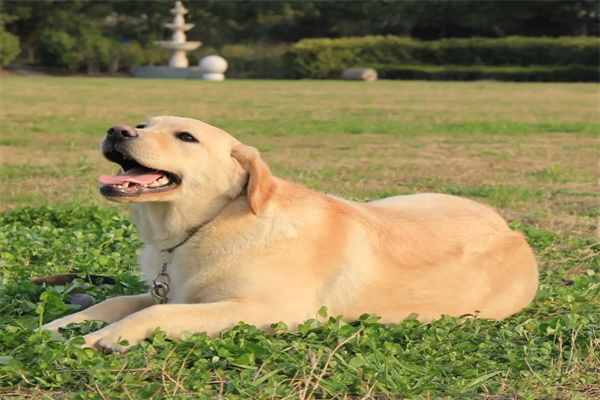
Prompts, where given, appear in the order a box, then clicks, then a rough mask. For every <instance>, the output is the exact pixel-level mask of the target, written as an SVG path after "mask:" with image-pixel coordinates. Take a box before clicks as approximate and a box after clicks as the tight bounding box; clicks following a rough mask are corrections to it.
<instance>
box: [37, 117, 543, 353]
mask: <svg viewBox="0 0 600 400" xmlns="http://www.w3.org/2000/svg"><path fill="white" fill-rule="evenodd" d="M101 150H102V152H103V154H104V156H105V157H106V158H107V159H108V160H109V161H112V162H114V163H116V164H119V165H120V167H121V168H120V170H119V174H117V175H116V176H110V175H103V176H101V177H100V178H99V181H100V183H101V184H102V186H101V187H100V190H99V191H100V193H101V194H102V195H103V196H104V197H105V198H106V199H108V200H110V201H113V202H118V203H129V204H130V208H131V219H132V221H133V222H134V224H135V225H136V227H137V229H138V231H139V235H140V237H141V239H142V240H143V242H144V243H145V247H144V249H143V250H142V253H141V255H140V265H141V269H142V270H143V272H144V274H145V277H146V279H147V281H148V283H149V285H150V287H151V290H150V292H149V293H146V294H142V295H136V296H123V297H117V298H113V299H109V300H106V301H104V302H102V303H100V304H97V305H95V306H93V307H91V308H88V309H86V310H84V311H80V312H78V313H75V314H73V315H70V316H66V317H64V318H61V319H58V320H56V321H53V322H51V323H48V324H46V325H44V326H43V327H42V329H48V330H51V331H53V332H54V335H55V336H56V335H57V336H59V337H60V334H59V333H58V329H59V328H60V327H64V326H67V325H68V324H70V323H80V322H83V321H86V320H100V321H104V322H107V323H108V324H109V325H107V326H106V327H103V328H102V329H100V330H98V331H95V332H93V333H90V334H88V335H86V336H84V339H85V345H84V346H86V347H92V348H95V349H104V350H108V351H120V352H124V351H127V350H128V349H129V347H130V346H133V345H137V344H139V343H140V342H141V341H142V340H144V339H146V338H148V337H149V336H150V335H151V334H152V332H153V331H154V330H155V329H156V328H160V329H161V330H163V331H165V333H166V334H167V336H169V337H177V336H178V335H179V334H180V333H181V332H182V331H186V330H187V331H190V332H193V333H200V332H206V333H207V334H208V335H209V336H214V335H218V334H219V333H220V332H221V331H223V330H225V329H228V328H232V327H233V326H235V325H236V324H237V323H239V322H240V321H243V322H245V323H247V324H251V325H255V326H257V327H259V328H260V329H263V330H268V329H269V328H270V326H271V324H272V323H277V322H284V323H285V324H286V325H287V326H288V327H289V328H290V329H291V330H294V329H297V327H298V325H299V324H300V323H302V322H304V321H306V320H307V319H310V318H314V317H315V316H316V314H317V312H318V310H319V309H320V308H321V307H322V306H325V307H327V310H328V313H329V315H333V316H339V315H342V316H343V319H344V320H355V319H357V318H359V317H360V316H361V315H362V314H366V313H374V314H377V315H378V316H380V317H381V322H383V323H392V322H400V321H402V320H403V319H405V318H406V317H408V316H410V315H411V314H418V317H417V318H418V319H419V320H420V321H421V322H428V321H431V320H433V319H437V318H440V317H441V316H442V315H443V314H447V315H451V316H460V315H469V314H470V315H473V314H475V315H476V316H478V317H482V318H488V319H494V320H501V319H504V318H507V317H509V316H511V315H513V314H515V313H517V312H519V311H520V310H521V309H523V308H524V307H526V306H527V305H529V304H530V302H531V301H532V300H533V298H534V295H535V294H536V291H537V287H538V266H537V262H536V259H535V257H534V254H533V252H532V250H531V248H530V247H529V245H528V244H527V242H526V240H525V238H524V236H523V235H522V234H521V233H519V232H515V231H512V230H511V229H510V228H509V227H508V225H507V223H506V222H505V221H504V220H503V219H502V218H501V217H500V216H499V215H498V214H497V213H496V212H495V211H493V210H492V208H490V207H488V206H486V205H483V204H479V203H477V202H474V201H471V200H468V199H465V198H460V197H456V196H450V195H445V194H435V193H424V194H414V195H407V196H396V197H389V198H385V199H381V200H376V201H371V202H368V203H359V202H353V201H349V200H345V199H343V198H339V197H334V196H330V195H326V194H322V193H318V192H316V191H313V190H311V189H308V188H306V187H303V186H301V185H298V184H294V183H291V182H288V181H285V180H283V179H279V178H277V177H275V176H273V174H272V173H271V171H270V169H269V167H268V166H267V164H266V163H265V162H264V161H263V160H262V159H261V156H260V153H259V152H258V150H257V149H255V148H253V147H249V146H246V145H244V144H242V143H240V142H239V141H238V140H236V139H235V138H234V137H233V136H231V135H229V134H228V133H226V132H225V131H223V130H221V129H218V128H216V127H213V126H211V125H208V124H205V123H203V122H200V121H197V120H193V119H188V118H180V117H172V116H161V117H154V118H151V119H149V120H148V121H146V122H144V123H142V124H140V125H137V126H136V127H135V128H133V127H130V126H124V125H117V126H113V127H111V128H110V129H109V130H108V132H107V134H106V136H105V137H104V139H103V141H102V144H101ZM122 340H127V342H128V344H127V343H124V342H123V343H121V344H119V342H120V341H122Z"/></svg>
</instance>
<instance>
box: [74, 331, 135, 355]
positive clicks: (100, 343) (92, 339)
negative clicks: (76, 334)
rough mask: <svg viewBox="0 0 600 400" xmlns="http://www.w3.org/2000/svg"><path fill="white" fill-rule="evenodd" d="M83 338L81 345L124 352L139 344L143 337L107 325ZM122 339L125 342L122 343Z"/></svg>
mask: <svg viewBox="0 0 600 400" xmlns="http://www.w3.org/2000/svg"><path fill="white" fill-rule="evenodd" d="M83 339H84V340H85V344H84V345H83V346H82V347H90V348H93V349H96V350H99V351H100V350H106V351H108V352H110V353H112V352H114V351H117V352H119V353H126V352H127V351H129V349H130V348H131V347H132V346H135V345H138V344H140V342H141V341H142V340H144V339H145V337H144V336H143V335H138V334H136V332H122V331H120V330H118V329H114V328H112V327H108V328H105V329H101V330H99V331H97V332H94V333H90V334H89V335H85V336H84V337H83ZM124 341H126V343H123V342H124ZM120 343H122V344H120Z"/></svg>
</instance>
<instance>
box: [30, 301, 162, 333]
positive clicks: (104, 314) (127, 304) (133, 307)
mask: <svg viewBox="0 0 600 400" xmlns="http://www.w3.org/2000/svg"><path fill="white" fill-rule="evenodd" d="M154 304H156V301H155V300H154V298H153V297H152V296H151V295H150V293H144V294H140V295H137V296H122V297H115V298H113V299H108V300H106V301H103V302H102V303H100V304H96V305H95V306H93V307H90V308H88V309H86V310H84V311H80V312H78V313H75V314H72V315H67V316H66V317H63V318H60V319H57V320H55V321H52V322H50V323H48V324H45V325H43V326H42V328H41V329H47V330H49V331H52V332H53V336H54V337H56V338H61V335H60V333H58V328H62V327H65V326H67V325H69V324H71V323H80V322H84V321H88V320H93V321H104V322H108V323H109V324H110V323H113V322H116V321H120V320H122V319H123V318H125V317H127V316H129V315H131V314H133V313H135V312H138V311H140V310H143V309H144V308H146V307H150V306H151V305H154Z"/></svg>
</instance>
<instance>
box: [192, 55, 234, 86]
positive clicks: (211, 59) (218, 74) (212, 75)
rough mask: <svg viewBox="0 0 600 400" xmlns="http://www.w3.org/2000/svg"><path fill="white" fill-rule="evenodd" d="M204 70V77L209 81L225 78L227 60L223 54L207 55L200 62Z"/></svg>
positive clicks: (201, 68)
mask: <svg viewBox="0 0 600 400" xmlns="http://www.w3.org/2000/svg"><path fill="white" fill-rule="evenodd" d="M198 65H199V67H200V70H201V71H202V79H204V80H207V81H222V80H225V71H227V66H228V65H227V60H225V59H224V58H223V57H221V56H206V57H204V58H203V59H202V60H200V63H199V64H198Z"/></svg>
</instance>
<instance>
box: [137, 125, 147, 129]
mask: <svg viewBox="0 0 600 400" xmlns="http://www.w3.org/2000/svg"><path fill="white" fill-rule="evenodd" d="M145 127H146V125H144V124H139V125H137V126H136V127H135V129H144V128H145Z"/></svg>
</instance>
